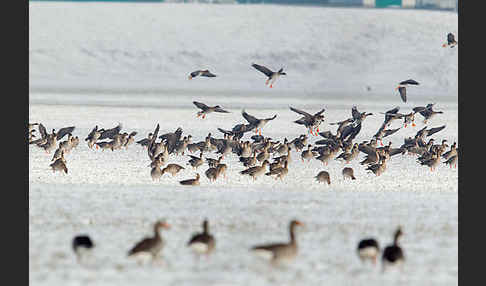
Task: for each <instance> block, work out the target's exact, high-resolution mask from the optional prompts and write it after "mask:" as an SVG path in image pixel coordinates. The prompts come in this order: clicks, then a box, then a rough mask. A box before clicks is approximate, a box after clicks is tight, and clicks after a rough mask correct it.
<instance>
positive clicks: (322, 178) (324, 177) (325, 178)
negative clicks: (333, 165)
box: [314, 171, 331, 185]
mask: <svg viewBox="0 0 486 286" xmlns="http://www.w3.org/2000/svg"><path fill="white" fill-rule="evenodd" d="M314 178H315V179H316V181H318V182H319V183H327V184H328V185H330V184H331V176H329V173H328V172H327V171H320V172H319V174H317V176H315V177H314Z"/></svg>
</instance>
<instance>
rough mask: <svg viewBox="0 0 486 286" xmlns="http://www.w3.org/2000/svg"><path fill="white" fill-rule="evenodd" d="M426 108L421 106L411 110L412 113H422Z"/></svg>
mask: <svg viewBox="0 0 486 286" xmlns="http://www.w3.org/2000/svg"><path fill="white" fill-rule="evenodd" d="M425 109H426V108H425V107H423V106H417V107H414V108H413V109H412V110H413V113H418V112H422V111H424V110H425Z"/></svg>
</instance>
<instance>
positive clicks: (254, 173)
mask: <svg viewBox="0 0 486 286" xmlns="http://www.w3.org/2000/svg"><path fill="white" fill-rule="evenodd" d="M268 165H269V162H268V161H267V160H265V161H263V163H262V165H261V166H255V167H250V168H248V169H246V170H243V171H241V172H240V174H242V175H248V176H250V177H252V179H253V180H256V179H257V178H258V177H259V176H261V175H263V174H265V172H266V169H267V166H268Z"/></svg>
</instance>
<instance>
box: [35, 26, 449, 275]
mask: <svg viewBox="0 0 486 286" xmlns="http://www.w3.org/2000/svg"><path fill="white" fill-rule="evenodd" d="M447 40H448V42H447V44H444V45H443V46H444V47H445V46H450V47H451V48H452V47H454V46H455V45H457V42H456V41H455V39H454V35H452V34H449V35H448V36H447ZM251 66H252V67H254V68H255V69H256V70H258V71H260V72H262V73H263V74H265V76H267V80H266V82H265V84H266V85H268V86H269V87H270V88H273V86H274V84H275V81H276V80H277V79H278V78H279V77H280V76H281V75H286V73H285V72H283V68H281V69H279V70H278V71H276V72H275V71H272V70H271V69H269V68H267V67H265V66H263V65H259V64H252V65H251ZM198 76H199V77H210V78H213V77H217V76H216V75H215V74H213V73H211V72H210V71H209V70H196V71H194V72H191V73H190V75H189V77H188V78H189V80H191V79H193V78H195V77H198ZM407 86H419V83H418V82H417V81H415V80H413V79H408V80H404V81H400V82H399V84H398V87H397V88H396V90H398V92H399V95H400V97H401V100H402V101H403V102H407V90H406V87H407ZM192 104H194V105H195V106H196V107H197V109H198V111H197V113H196V117H197V118H201V119H205V120H206V117H209V114H211V113H213V112H216V113H221V114H227V113H230V111H227V110H225V109H223V107H221V106H220V105H214V106H210V105H207V104H206V103H202V102H200V101H193V102H192ZM289 109H290V111H291V112H294V113H296V114H298V115H299V116H301V117H300V118H298V119H296V120H295V121H293V123H295V124H297V125H300V126H303V127H305V128H306V129H307V132H306V133H304V134H298V135H296V137H294V138H287V137H285V138H270V137H266V136H264V135H263V133H264V132H263V130H264V128H266V127H267V126H271V124H272V121H274V120H278V119H277V114H269V115H268V117H265V118H257V117H256V116H253V115H251V114H249V113H248V112H247V111H246V110H245V109H243V110H241V115H242V119H243V120H244V121H242V122H241V123H238V124H236V125H235V126H229V128H228V129H223V128H217V130H214V131H213V130H211V132H208V134H207V136H206V137H205V138H204V139H202V140H201V141H196V142H194V141H193V139H194V138H195V136H193V135H191V134H184V131H183V129H182V128H181V127H179V128H177V129H176V130H175V131H174V132H167V133H163V134H162V132H161V130H160V124H157V125H156V127H155V129H154V130H153V131H152V132H150V133H148V134H147V136H146V137H145V138H141V139H140V138H139V139H138V140H137V141H136V139H135V136H136V135H137V134H138V133H139V132H137V131H131V132H122V124H121V123H120V124H118V125H117V126H115V127H112V128H106V129H105V128H99V126H98V125H96V126H94V128H93V129H92V130H91V132H89V134H87V136H86V138H85V139H84V140H85V142H86V144H87V146H88V147H89V149H93V150H98V149H101V151H105V150H107V149H109V150H111V151H112V152H119V151H120V150H123V149H125V150H126V149H128V148H129V146H130V145H135V146H137V145H138V146H140V148H144V149H145V150H146V152H147V157H148V159H149V161H150V163H149V164H148V165H145V164H144V166H148V167H150V172H147V176H148V173H150V177H151V179H152V180H153V181H154V182H158V181H161V180H178V179H176V178H175V177H176V176H177V174H178V173H179V172H181V171H182V170H185V169H190V170H193V171H194V175H193V176H192V177H189V178H184V179H183V180H178V182H179V183H180V185H183V186H199V185H201V183H202V182H201V174H204V175H205V176H206V178H207V179H208V181H209V183H212V182H214V181H217V180H218V179H219V178H220V177H221V176H223V177H226V176H227V174H226V171H227V169H228V164H229V163H230V161H229V160H228V159H227V158H228V157H230V156H233V157H237V158H238V160H233V161H231V162H233V163H234V162H236V164H240V166H239V168H241V169H240V170H239V171H238V172H237V174H239V175H240V176H248V177H250V178H251V180H250V181H249V183H251V181H256V180H258V179H259V178H262V177H271V178H273V179H275V180H281V181H283V180H285V178H286V176H287V175H288V173H289V172H292V167H291V165H290V163H291V157H292V156H297V158H300V160H301V161H302V164H305V163H306V162H309V161H310V160H318V161H320V162H322V167H323V168H325V167H326V166H328V164H330V163H331V162H333V161H341V162H343V163H344V164H349V163H350V162H352V161H355V160H358V158H359V155H360V154H361V153H363V155H364V157H363V158H362V160H361V161H360V162H359V164H360V166H362V168H363V169H364V170H366V171H368V172H369V173H370V174H374V175H376V176H381V175H382V174H384V173H385V172H386V170H387V162H388V161H390V160H391V159H392V158H393V157H394V156H397V155H401V156H404V158H406V157H409V158H414V159H415V160H416V161H417V163H418V165H420V166H426V167H428V168H429V169H430V171H431V172H432V171H434V170H435V169H436V168H438V167H439V166H440V163H443V164H446V165H448V166H449V167H450V168H452V167H454V168H456V167H457V162H458V150H457V142H453V144H451V146H450V147H449V145H448V144H447V143H448V142H449V141H448V140H447V139H446V138H444V139H442V140H441V141H440V144H436V143H439V142H436V141H435V140H434V139H433V138H430V139H427V138H428V137H430V136H432V135H433V134H436V133H438V132H440V131H442V130H444V129H445V128H446V125H441V126H434V127H429V126H424V127H423V128H422V129H420V130H418V131H417V132H416V134H415V136H414V137H407V138H405V139H404V141H403V143H402V144H401V145H400V146H397V147H395V146H394V147H392V142H391V141H389V142H388V144H387V145H384V144H383V140H384V139H385V138H387V137H389V136H393V135H394V134H397V133H398V132H400V130H401V129H402V128H407V127H408V126H410V128H414V127H416V124H415V120H416V115H420V116H422V117H423V122H424V124H427V123H428V122H429V121H430V120H431V118H433V117H435V116H437V115H439V114H443V112H442V111H437V110H434V103H430V104H427V105H426V106H417V107H414V108H412V109H411V110H409V111H407V112H405V113H400V112H399V111H400V108H399V107H398V106H397V107H394V108H392V109H390V110H387V111H384V112H381V114H382V115H384V120H383V123H382V124H381V125H380V126H379V128H378V130H377V131H376V133H375V134H374V135H373V136H372V137H371V138H367V140H364V141H361V142H355V138H356V137H357V135H358V134H359V133H360V131H361V130H362V127H363V124H365V119H366V118H367V117H369V116H379V115H378V114H373V113H371V112H366V111H359V110H358V107H357V106H352V107H351V110H350V111H351V112H350V114H349V115H344V114H343V116H342V118H338V119H337V121H335V122H331V123H329V125H330V126H336V127H337V128H336V130H334V131H331V130H326V131H321V130H320V125H321V124H322V123H323V122H324V120H325V119H326V117H325V111H326V109H325V108H321V109H320V110H319V111H318V112H316V113H310V112H306V111H304V110H301V109H298V108H296V107H292V106H289ZM223 116H224V115H223ZM392 122H400V123H399V124H398V125H396V126H395V128H392V127H391V124H392ZM36 127H37V130H36V129H35V128H36ZM74 130H75V126H69V127H62V128H59V129H58V131H57V132H56V129H52V132H51V133H48V132H47V129H46V127H45V126H44V125H43V124H42V123H29V124H28V141H29V144H31V145H34V146H37V147H38V148H41V149H43V150H44V151H45V152H46V153H47V154H51V153H53V157H52V160H51V162H52V163H51V164H50V165H49V167H50V169H51V170H52V172H56V171H60V172H61V173H64V175H67V174H68V165H69V164H68V162H67V160H66V157H65V156H67V155H68V154H69V153H70V152H72V151H73V150H74V149H76V148H77V146H78V145H79V138H78V137H77V136H73V131H74ZM37 131H38V134H39V135H36V134H34V133H36V132H37ZM213 132H219V133H222V137H219V136H215V135H214V134H213ZM159 133H160V134H159ZM245 134H250V138H249V139H248V138H247V139H243V137H244V136H245ZM66 135H67V138H66V140H65V141H61V140H62V139H63V138H64V137H65V136H66ZM183 135H184V136H183ZM318 136H319V137H318ZM38 137H40V138H38ZM313 137H318V140H315V141H314V142H310V141H311V140H310V139H312V138H313ZM448 148H449V149H448ZM211 154H214V155H215V156H216V158H214V157H210V156H211ZM405 155H408V156H405ZM177 156H179V157H182V158H187V164H186V165H185V166H181V165H179V164H176V163H171V162H170V161H171V159H173V158H174V157H177ZM204 166H207V169H206V170H205V171H203V172H202V173H201V174H200V171H199V169H200V168H204ZM46 168H47V167H46ZM165 173H169V174H171V175H172V176H171V177H172V178H164V174H165ZM336 175H337V174H331V173H330V172H329V170H320V171H319V172H318V173H317V174H313V175H309V178H313V179H315V181H316V182H317V183H324V184H325V185H331V177H333V176H336ZM339 176H342V177H343V179H345V180H346V179H349V180H359V179H360V178H356V177H355V174H354V170H353V168H351V167H348V166H347V167H344V168H343V169H342V172H341V173H340V174H339ZM302 225H303V223H302V222H300V221H299V220H292V221H291V222H290V223H289V235H290V240H289V241H288V242H285V243H272V244H263V245H256V246H254V247H251V248H250V250H251V251H252V252H254V253H255V254H257V255H260V256H264V257H267V258H269V259H270V261H271V262H272V263H279V262H281V261H288V260H292V259H294V258H295V256H296V255H297V252H298V247H297V239H296V234H295V230H296V228H297V227H299V226H302ZM169 228H170V225H169V224H168V223H167V221H165V220H158V221H156V222H155V223H154V226H153V231H154V235H153V236H152V237H147V238H144V239H142V240H141V241H139V242H138V243H136V244H135V245H134V246H133V247H132V248H131V249H130V250H129V251H128V256H130V257H132V256H137V257H138V256H148V257H150V258H151V259H152V260H154V259H157V258H158V257H159V255H160V253H161V251H162V249H163V246H164V240H163V239H162V237H161V235H160V231H161V230H167V229H169ZM401 235H402V230H401V228H400V227H399V228H398V229H397V230H396V232H395V235H394V239H393V243H392V244H391V245H388V246H387V247H386V248H384V249H383V251H382V262H383V267H385V266H386V265H389V264H396V263H399V262H403V261H404V259H405V258H404V257H405V256H404V254H403V250H402V248H401V247H400V246H399V242H398V240H399V238H400V236H401ZM187 246H188V247H190V248H191V249H193V250H194V252H195V253H197V254H205V255H209V254H210V253H211V252H213V251H214V250H215V249H216V240H215V238H214V236H213V235H212V234H211V233H210V232H209V222H208V220H204V221H203V223H202V232H201V233H198V234H195V235H194V236H192V237H191V238H190V239H189V241H188V243H187ZM94 247H95V244H94V243H93V242H92V241H91V239H90V238H89V236H87V235H80V236H76V237H75V238H74V239H73V242H72V248H73V250H74V252H75V253H76V256H77V257H78V259H80V257H81V256H83V255H84V254H83V253H85V252H86V250H90V249H93V248H94ZM380 251H381V249H380V247H379V244H378V242H377V241H376V240H375V239H373V238H366V239H363V240H362V241H360V242H359V244H358V257H359V258H360V259H361V260H363V261H366V260H368V259H369V260H371V261H372V262H373V263H376V260H377V257H378V255H379V254H380Z"/></svg>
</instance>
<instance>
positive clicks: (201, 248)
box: [187, 219, 216, 255]
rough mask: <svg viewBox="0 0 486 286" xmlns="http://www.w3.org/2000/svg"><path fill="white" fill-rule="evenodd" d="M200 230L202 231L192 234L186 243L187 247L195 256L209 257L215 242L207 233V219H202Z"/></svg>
mask: <svg viewBox="0 0 486 286" xmlns="http://www.w3.org/2000/svg"><path fill="white" fill-rule="evenodd" d="M202 228H203V231H202V232H201V233H196V234H194V235H193V236H192V237H191V239H190V240H189V242H188V243H187V246H188V247H190V248H191V249H192V250H193V251H194V252H195V253H197V254H206V255H209V254H210V253H211V252H213V251H214V248H215V246H216V240H215V239H214V236H213V235H212V234H210V233H209V222H208V220H207V219H204V221H203V223H202Z"/></svg>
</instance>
